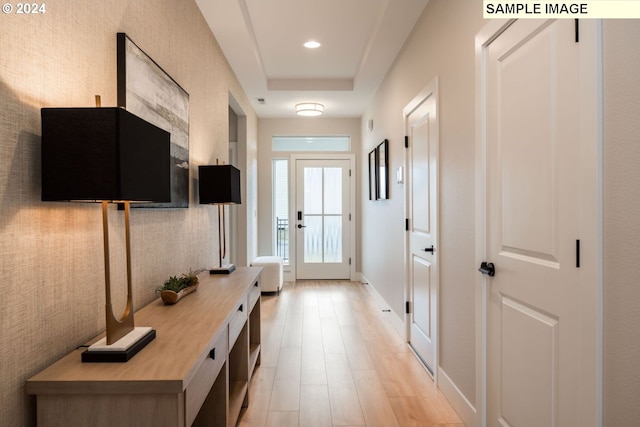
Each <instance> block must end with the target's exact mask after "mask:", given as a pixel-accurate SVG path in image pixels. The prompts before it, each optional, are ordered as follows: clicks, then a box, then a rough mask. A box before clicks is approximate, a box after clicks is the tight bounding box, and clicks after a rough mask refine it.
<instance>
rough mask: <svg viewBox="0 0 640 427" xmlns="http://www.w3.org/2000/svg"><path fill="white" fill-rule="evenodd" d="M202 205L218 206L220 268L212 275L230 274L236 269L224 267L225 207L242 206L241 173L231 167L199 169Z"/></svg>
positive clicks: (225, 243) (207, 166)
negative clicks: (230, 205)
mask: <svg viewBox="0 0 640 427" xmlns="http://www.w3.org/2000/svg"><path fill="white" fill-rule="evenodd" d="M198 173H199V176H200V178H199V194H200V204H201V205H218V259H219V264H218V265H219V267H217V268H212V269H210V270H209V273H210V274H230V273H232V272H233V270H235V269H236V266H235V265H233V264H229V265H223V264H222V262H223V261H224V258H225V257H226V256H227V238H226V226H225V225H226V224H225V218H224V205H229V204H240V203H241V198H240V171H239V170H238V169H236V168H235V167H233V166H231V165H206V166H199V167H198Z"/></svg>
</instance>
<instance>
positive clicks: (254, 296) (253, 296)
mask: <svg viewBox="0 0 640 427" xmlns="http://www.w3.org/2000/svg"><path fill="white" fill-rule="evenodd" d="M258 298H260V284H259V283H258V282H257V281H256V282H255V283H254V284H253V286H252V287H251V289H250V290H249V311H251V310H253V306H254V305H256V301H258Z"/></svg>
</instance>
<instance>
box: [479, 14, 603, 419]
mask: <svg viewBox="0 0 640 427" xmlns="http://www.w3.org/2000/svg"><path fill="white" fill-rule="evenodd" d="M577 25H579V31H576V29H577V28H578V27H576V26H577ZM596 25H597V24H596V23H593V22H590V23H586V22H583V21H580V23H578V22H577V21H576V22H574V20H518V21H509V22H502V23H501V22H494V23H491V24H489V25H488V26H487V28H486V29H485V30H483V32H482V33H481V35H479V36H478V47H479V48H478V50H477V63H478V69H477V73H478V74H477V76H478V77H477V78H478V93H479V95H480V97H479V108H478V111H481V112H483V114H482V115H481V119H480V120H479V124H478V135H479V138H478V144H479V146H478V173H479V175H478V182H479V184H480V185H479V188H478V198H477V200H478V206H477V209H478V210H477V216H478V218H479V222H478V230H477V233H478V238H477V242H478V248H477V249H478V255H479V258H480V259H479V260H478V261H479V264H480V262H482V263H481V264H480V271H481V272H482V273H483V274H482V275H480V274H479V276H478V277H479V284H478V289H481V291H479V292H478V294H477V296H478V300H479V301H480V304H479V305H480V307H481V310H480V311H479V314H480V316H483V317H481V318H480V319H479V324H481V325H483V330H482V340H481V344H480V347H481V348H480V349H479V354H480V360H483V361H484V363H483V365H484V366H483V367H482V371H483V374H481V375H486V383H485V384H484V390H483V392H484V393H486V411H484V412H485V416H486V424H487V425H491V426H494V425H502V426H510V425H527V426H537V425H539V426H558V425H582V426H596V425H598V418H599V415H598V413H599V411H600V409H599V408H600V407H601V401H599V397H598V396H599V391H598V390H600V387H601V384H599V383H600V380H599V379H598V375H599V371H600V370H599V368H598V354H597V352H598V351H599V350H598V346H599V345H598V341H599V338H598V330H599V327H598V324H599V322H601V320H599V319H598V310H597V304H598V302H597V301H598V286H599V285H598V274H599V273H598V269H599V267H598V265H600V264H601V260H599V256H598V251H597V250H593V249H595V248H598V247H601V242H600V238H599V237H598V231H597V217H598V207H597V193H598V189H597V186H598V184H597V182H598V175H597V174H598V172H597V171H598V167H597V146H598V137H597V122H598V115H597V103H598V95H597V87H598V78H597V72H596V70H597V67H596V66H595V64H596V63H597V61H596V58H597V42H596V36H595V34H596V31H595V28H596ZM577 34H579V35H580V38H579V40H578V38H577ZM594 126H595V127H596V129H594ZM581 247H582V248H592V249H587V250H584V249H583V250H582V251H581V250H580V249H581ZM483 347H484V349H486V350H484V349H483Z"/></svg>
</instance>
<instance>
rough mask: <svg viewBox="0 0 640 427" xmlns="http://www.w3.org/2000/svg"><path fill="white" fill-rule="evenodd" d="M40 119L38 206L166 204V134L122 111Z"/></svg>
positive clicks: (81, 111)
mask: <svg viewBox="0 0 640 427" xmlns="http://www.w3.org/2000/svg"><path fill="white" fill-rule="evenodd" d="M41 116H42V200H43V201H61V200H66V201H98V200H105V201H126V200H128V201H132V202H170V201H171V175H170V166H171V163H170V162H171V161H170V153H169V150H170V145H169V144H170V143H169V138H170V134H169V132H167V131H165V130H162V129H160V128H159V127H157V126H154V125H152V124H151V123H149V122H147V121H145V120H143V119H141V118H140V117H138V116H136V115H134V114H132V113H130V112H128V111H127V110H125V109H123V108H115V107H114V108H43V109H42V110H41Z"/></svg>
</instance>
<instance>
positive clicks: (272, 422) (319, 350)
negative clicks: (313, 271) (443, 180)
mask: <svg viewBox="0 0 640 427" xmlns="http://www.w3.org/2000/svg"><path fill="white" fill-rule="evenodd" d="M367 286H368V285H363V284H361V283H359V282H338V281H298V282H295V283H285V286H284V287H283V290H282V292H281V293H280V295H279V296H270V295H263V297H262V308H261V309H262V356H261V359H262V360H261V365H260V366H258V367H257V369H256V371H255V373H254V378H253V380H252V383H251V387H250V390H249V402H250V403H249V407H248V408H247V409H243V413H242V414H241V418H240V422H239V425H240V426H243V427H298V426H299V427H331V426H341V427H345V426H381V427H382V426H384V427H391V426H398V427H405V426H420V427H428V426H447V427H454V426H455V427H463V426H464V424H463V423H462V421H461V420H460V418H459V417H458V415H457V414H456V412H455V411H454V410H453V409H452V408H451V406H450V405H449V402H448V401H447V399H446V398H445V397H444V396H443V395H442V394H441V393H440V392H439V391H438V390H437V389H436V388H435V386H434V383H433V381H432V380H431V378H430V376H429V375H428V373H427V372H426V371H425V369H424V368H423V367H422V365H421V364H420V363H419V362H418V360H417V359H416V358H415V356H414V355H413V354H412V353H411V350H410V349H409V348H408V346H407V345H406V344H405V343H404V342H403V339H402V338H401V336H400V335H399V334H398V332H397V331H396V330H395V329H394V328H393V327H392V326H391V324H390V323H389V321H388V320H387V318H386V316H388V315H385V313H383V312H382V311H381V310H380V308H379V307H378V306H377V304H376V303H375V301H374V300H373V298H372V296H371V294H370V292H369V291H368V290H367V288H366V287H367Z"/></svg>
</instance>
